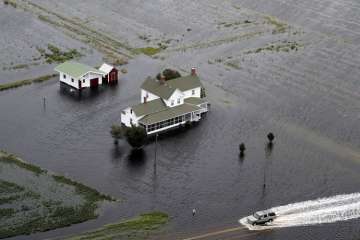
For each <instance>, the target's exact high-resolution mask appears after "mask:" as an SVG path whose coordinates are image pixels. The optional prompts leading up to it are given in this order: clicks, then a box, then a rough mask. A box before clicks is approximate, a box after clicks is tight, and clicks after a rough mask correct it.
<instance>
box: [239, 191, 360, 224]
mask: <svg viewBox="0 0 360 240" xmlns="http://www.w3.org/2000/svg"><path fill="white" fill-rule="evenodd" d="M269 210H270V211H273V212H275V213H276V215H277V218H275V220H274V221H273V222H271V223H268V224H266V225H264V226H252V225H250V224H248V223H247V217H245V218H242V219H240V220H239V222H240V223H241V224H243V225H244V226H246V227H248V228H249V229H250V230H264V229H271V228H281V227H294V226H306V225H315V224H323V223H333V222H338V221H346V220H350V219H354V218H359V217H360V193H352V194H343V195H336V196H333V197H328V198H320V199H316V200H310V201H304V202H298V203H292V204H288V205H284V206H279V207H274V208H271V209H269Z"/></svg>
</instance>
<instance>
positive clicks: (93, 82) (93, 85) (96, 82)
mask: <svg viewBox="0 0 360 240" xmlns="http://www.w3.org/2000/svg"><path fill="white" fill-rule="evenodd" d="M98 86H99V79H98V78H93V79H91V80H90V87H91V88H97V87H98Z"/></svg>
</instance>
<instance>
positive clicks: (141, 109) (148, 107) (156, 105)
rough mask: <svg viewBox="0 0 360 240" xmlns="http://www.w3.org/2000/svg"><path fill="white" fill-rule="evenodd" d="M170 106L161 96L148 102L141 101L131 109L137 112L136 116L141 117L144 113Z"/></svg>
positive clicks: (154, 111) (158, 110)
mask: <svg viewBox="0 0 360 240" xmlns="http://www.w3.org/2000/svg"><path fill="white" fill-rule="evenodd" d="M167 108H168V107H167V106H166V104H165V103H164V102H163V100H161V98H158V99H155V100H152V101H150V102H147V103H141V104H138V105H135V106H133V107H131V109H132V110H133V111H134V112H135V114H136V116H138V117H141V116H144V115H148V114H151V113H156V112H160V111H163V110H166V109H167Z"/></svg>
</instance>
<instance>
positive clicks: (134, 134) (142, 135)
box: [125, 126, 147, 148]
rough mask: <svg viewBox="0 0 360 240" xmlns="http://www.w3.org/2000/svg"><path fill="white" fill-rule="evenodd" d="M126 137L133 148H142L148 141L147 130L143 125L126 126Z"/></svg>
mask: <svg viewBox="0 0 360 240" xmlns="http://www.w3.org/2000/svg"><path fill="white" fill-rule="evenodd" d="M125 137H126V140H127V142H128V143H129V144H130V146H131V147H133V148H141V147H142V146H143V145H144V144H145V142H146V137H147V135H146V131H145V129H144V128H142V127H135V126H132V127H129V128H126V132H125Z"/></svg>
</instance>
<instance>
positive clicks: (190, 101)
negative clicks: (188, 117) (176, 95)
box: [184, 97, 207, 105]
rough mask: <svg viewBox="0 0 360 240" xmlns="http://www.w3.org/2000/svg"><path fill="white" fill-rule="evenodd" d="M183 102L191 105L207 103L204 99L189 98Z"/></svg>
mask: <svg viewBox="0 0 360 240" xmlns="http://www.w3.org/2000/svg"><path fill="white" fill-rule="evenodd" d="M184 102H185V103H188V104H192V105H200V104H203V103H207V100H206V99H204V98H197V97H190V98H185V99H184Z"/></svg>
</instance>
